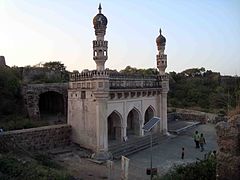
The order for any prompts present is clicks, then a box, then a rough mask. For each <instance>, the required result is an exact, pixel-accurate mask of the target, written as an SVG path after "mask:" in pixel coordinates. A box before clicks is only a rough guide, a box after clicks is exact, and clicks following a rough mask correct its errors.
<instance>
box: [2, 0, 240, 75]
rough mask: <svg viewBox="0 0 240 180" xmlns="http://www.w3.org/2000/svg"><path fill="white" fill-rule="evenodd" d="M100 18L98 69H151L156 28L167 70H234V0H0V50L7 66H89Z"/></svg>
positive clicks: (237, 47) (239, 0) (237, 45)
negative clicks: (103, 57) (103, 49)
mask: <svg viewBox="0 0 240 180" xmlns="http://www.w3.org/2000/svg"><path fill="white" fill-rule="evenodd" d="M100 2H101V4H102V13H103V14H104V15H105V16H106V17H107V19H108V25H107V32H106V36H105V40H107V41H108V60H107V61H106V63H105V67H106V68H110V69H117V70H121V69H124V68H125V67H126V66H128V65H130V66H132V67H137V68H156V54H157V46H156V38H157V36H158V35H159V28H161V29H162V34H163V35H164V36H165V37H166V39H167V42H166V49H165V53H166V54H167V55H168V67H167V69H166V71H167V72H171V71H175V72H181V71H183V70H185V69H188V68H200V67H205V68H206V69H209V70H212V71H216V72H220V73H221V74H223V75H238V76H240V0H201V1H200V0H148V1H146V0H101V1H96V0H84V1H83V0H51V1H50V0H0V23H1V24H0V55H3V56H5V59H6V63H7V65H9V66H13V65H16V66H27V65H36V64H38V63H44V62H49V61H61V62H62V63H64V64H65V66H66V67H67V69H68V70H70V71H72V70H79V71H81V70H83V69H95V68H96V65H95V62H94V61H93V57H92V55H93V53H92V41H93V40H95V38H96V37H95V34H94V29H93V24H92V19H93V17H94V16H95V15H96V14H97V13H98V4H99V3H100Z"/></svg>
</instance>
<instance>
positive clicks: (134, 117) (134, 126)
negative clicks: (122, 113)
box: [127, 109, 140, 138]
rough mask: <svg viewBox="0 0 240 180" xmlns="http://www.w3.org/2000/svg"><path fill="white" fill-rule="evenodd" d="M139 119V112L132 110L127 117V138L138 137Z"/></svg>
mask: <svg viewBox="0 0 240 180" xmlns="http://www.w3.org/2000/svg"><path fill="white" fill-rule="evenodd" d="M139 121H140V118H139V112H138V111H137V110H136V109H132V110H131V111H130V112H129V113H128V116H127V137H128V138H129V136H134V135H137V136H139V135H140V122H139Z"/></svg>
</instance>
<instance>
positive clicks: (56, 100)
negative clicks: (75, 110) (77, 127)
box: [38, 91, 65, 117]
mask: <svg viewBox="0 0 240 180" xmlns="http://www.w3.org/2000/svg"><path fill="white" fill-rule="evenodd" d="M38 107H39V112H40V117H41V115H43V114H48V115H51V116H52V115H55V116H56V115H64V112H65V111H64V97H63V94H61V93H59V92H56V91H45V92H43V93H41V94H39V101H38Z"/></svg>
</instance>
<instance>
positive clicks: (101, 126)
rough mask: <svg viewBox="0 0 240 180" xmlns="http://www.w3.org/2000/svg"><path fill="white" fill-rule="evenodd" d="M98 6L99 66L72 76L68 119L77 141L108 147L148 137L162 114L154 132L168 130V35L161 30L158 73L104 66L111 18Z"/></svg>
mask: <svg viewBox="0 0 240 180" xmlns="http://www.w3.org/2000/svg"><path fill="white" fill-rule="evenodd" d="M98 10H99V12H98V14H97V15H96V16H95V17H94V18H93V25H94V29H95V35H96V40H93V60H94V61H95V63H96V69H95V70H92V71H88V70H85V71H83V72H81V73H72V74H71V75H70V82H69V88H68V113H67V114H68V117H67V119H68V124H70V125H71V126H72V140H73V142H75V143H77V144H80V145H81V146H83V147H85V148H88V149H91V150H93V151H94V152H101V151H104V152H107V151H108V148H109V145H110V144H112V143H121V142H122V141H125V140H127V139H131V138H134V137H138V136H144V132H143V130H142V127H143V126H144V124H145V123H146V122H148V121H149V120H150V119H151V118H152V117H160V119H161V121H160V123H159V124H158V126H157V127H155V129H154V133H158V134H166V133H167V131H168V128H167V93H168V90H169V76H168V74H166V73H165V69H166V67H167V55H166V54H164V50H165V44H166V38H165V37H164V36H163V35H162V33H161V30H160V35H159V36H158V37H157V39H156V43H157V50H158V52H157V55H156V61H157V68H158V70H159V74H158V75H156V76H142V75H129V74H123V73H119V72H115V71H111V70H108V69H105V65H104V64H105V62H106V60H107V59H108V41H106V40H105V39H104V36H105V34H106V28H107V23H108V20H107V18H106V17H105V16H104V15H103V14H102V8H101V4H100V5H99V8H98Z"/></svg>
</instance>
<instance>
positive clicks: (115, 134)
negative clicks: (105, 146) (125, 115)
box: [107, 111, 122, 141]
mask: <svg viewBox="0 0 240 180" xmlns="http://www.w3.org/2000/svg"><path fill="white" fill-rule="evenodd" d="M107 120H108V140H109V141H114V140H115V141H122V131H121V129H122V128H121V122H122V117H121V115H120V114H119V113H118V112H117V111H113V112H112V113H111V114H110V115H109V116H108V118H107Z"/></svg>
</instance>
